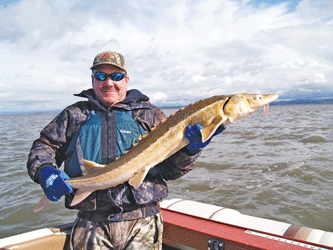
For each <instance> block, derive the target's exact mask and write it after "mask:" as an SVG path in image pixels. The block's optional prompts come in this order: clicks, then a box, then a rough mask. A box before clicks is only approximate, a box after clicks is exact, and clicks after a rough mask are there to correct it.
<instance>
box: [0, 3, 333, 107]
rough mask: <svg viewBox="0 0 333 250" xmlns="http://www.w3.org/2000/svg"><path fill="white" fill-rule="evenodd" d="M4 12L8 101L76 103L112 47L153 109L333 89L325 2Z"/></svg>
mask: <svg viewBox="0 0 333 250" xmlns="http://www.w3.org/2000/svg"><path fill="white" fill-rule="evenodd" d="M0 6H1V7H0V50H1V55H2V58H3V61H4V62H5V63H4V64H2V65H0V70H1V72H5V74H2V75H1V76H0V87H1V92H0V98H1V101H2V102H22V101H29V100H31V101H46V100H47V101H50V102H53V104H52V107H53V106H54V107H56V106H57V107H58V108H59V109H61V108H63V107H62V106H61V105H69V104H70V103H71V102H73V101H76V100H77V98H76V99H75V98H73V97H72V94H73V93H77V92H80V91H81V90H82V89H85V88H89V87H91V78H90V72H89V68H90V66H91V64H92V60H93V57H94V56H95V55H96V54H98V53H100V52H102V51H106V50H114V51H118V52H120V53H122V54H124V56H125V58H126V62H127V65H128V72H129V76H130V87H131V88H137V89H140V90H141V91H143V93H145V94H147V95H148V96H150V97H151V99H152V101H153V102H154V103H155V104H164V105H165V104H170V105H172V104H173V103H181V104H187V103H189V102H191V101H195V100H198V99H201V98H205V97H208V96H211V95H215V94H231V93H236V92H278V93H280V94H282V95H283V94H285V95H287V94H288V93H290V92H288V91H289V90H291V89H293V88H298V87H300V88H301V87H302V86H303V85H305V86H308V85H309V84H312V85H313V86H314V87H316V86H317V87H318V88H326V87H327V88H329V87H331V86H332V76H333V74H332V69H333V67H332V66H333V47H332V44H333V19H332V17H333V14H332V13H333V11H332V4H331V3H330V1H327V0H318V1H315V0H302V1H288V0H285V1H259V0H255V1H253V0H252V1H250V0H225V1H218V0H205V1H204V0H198V1H186V0H177V1H176V0H171V1H167V2H156V1H145V2H144V4H143V3H142V2H141V1H134V0H133V1H132V0H127V1H118V0H115V1H111V0H103V1H92V0H61V1H60V0H59V1H47V0H20V1H17V2H13V3H11V4H8V3H7V4H2V5H0ZM318 93H319V92H318ZM57 103H58V105H57ZM2 106H3V109H2V110H4V109H6V107H8V105H7V106H6V105H4V104H2ZM29 106H31V108H36V107H37V106H36V105H32V104H31V105H29V104H27V108H29ZM19 107H20V108H21V107H22V106H17V108H19ZM40 107H41V108H42V106H40Z"/></svg>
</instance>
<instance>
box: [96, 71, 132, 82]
mask: <svg viewBox="0 0 333 250" xmlns="http://www.w3.org/2000/svg"><path fill="white" fill-rule="evenodd" d="M92 75H93V76H94V77H95V79H96V80H98V81H106V79H108V77H110V78H111V80H112V81H115V82H118V81H121V80H122V79H124V77H126V74H123V73H112V74H106V73H104V72H95V73H92Z"/></svg>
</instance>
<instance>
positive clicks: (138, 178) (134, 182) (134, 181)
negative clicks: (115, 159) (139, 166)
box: [128, 167, 150, 189]
mask: <svg viewBox="0 0 333 250" xmlns="http://www.w3.org/2000/svg"><path fill="white" fill-rule="evenodd" d="M149 169H150V167H146V168H145V169H144V171H142V172H139V173H137V174H136V175H134V176H133V177H132V178H131V179H130V180H129V181H128V183H129V184H130V185H131V186H132V187H134V188H135V189H137V188H138V187H139V186H140V185H141V184H142V182H143V180H144V179H145V178H146V175H147V173H148V171H149Z"/></svg>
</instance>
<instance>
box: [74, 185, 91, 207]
mask: <svg viewBox="0 0 333 250" xmlns="http://www.w3.org/2000/svg"><path fill="white" fill-rule="evenodd" d="M91 193H92V191H84V190H80V189H79V190H76V193H75V196H74V199H73V200H72V203H71V206H75V205H77V204H79V203H80V202H81V201H83V200H84V199H86V198H87V197H88V196H89V195H90V194H91Z"/></svg>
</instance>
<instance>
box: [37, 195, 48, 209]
mask: <svg viewBox="0 0 333 250" xmlns="http://www.w3.org/2000/svg"><path fill="white" fill-rule="evenodd" d="M49 202H50V200H49V199H48V198H47V197H46V195H45V194H43V196H42V198H41V199H40V201H39V202H38V204H37V206H36V209H35V211H34V212H35V213H37V212H39V211H40V210H42V209H43V208H44V207H46V205H47V204H49Z"/></svg>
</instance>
